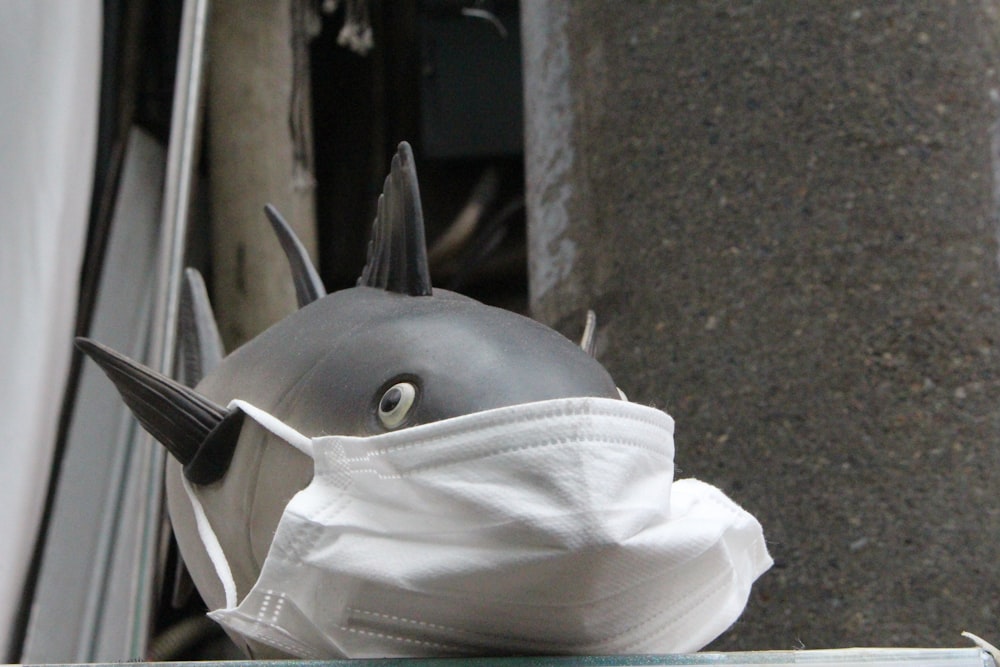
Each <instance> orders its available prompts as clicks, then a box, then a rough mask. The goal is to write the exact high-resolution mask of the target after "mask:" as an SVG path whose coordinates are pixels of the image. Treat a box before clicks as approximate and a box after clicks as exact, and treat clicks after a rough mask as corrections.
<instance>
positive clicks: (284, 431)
mask: <svg viewBox="0 0 1000 667" xmlns="http://www.w3.org/2000/svg"><path fill="white" fill-rule="evenodd" d="M234 407H237V408H239V409H240V410H242V411H243V412H245V413H246V414H248V415H250V417H251V418H252V419H253V420H254V421H255V422H257V423H258V424H260V425H261V426H263V427H264V428H266V429H267V430H268V431H270V432H271V433H273V434H274V435H276V436H278V437H279V438H281V439H282V440H284V441H285V442H287V443H288V444H290V445H291V446H292V447H294V448H295V449H297V450H299V451H300V452H302V453H303V454H305V455H306V456H308V457H310V458H314V457H313V446H312V439H311V438H309V437H307V436H304V435H302V434H301V433H299V432H298V431H296V430H295V429H294V428H292V427H291V426H289V425H288V424H286V423H285V422H283V421H281V420H280V419H278V418H277V417H275V416H273V415H271V414H270V413H268V412H265V411H264V410H261V409H260V408H258V407H256V406H254V405H251V404H250V403H247V402H246V401H243V400H240V399H238V398H234V399H233V400H231V401H230V402H229V406H228V408H229V409H230V410H232V409H233V408H234Z"/></svg>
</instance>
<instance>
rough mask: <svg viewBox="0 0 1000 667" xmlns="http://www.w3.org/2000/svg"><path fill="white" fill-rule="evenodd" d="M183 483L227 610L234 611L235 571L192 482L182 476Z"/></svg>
mask: <svg viewBox="0 0 1000 667" xmlns="http://www.w3.org/2000/svg"><path fill="white" fill-rule="evenodd" d="M181 482H183V483H184V490H185V491H187V495H188V498H189V499H190V500H191V508H192V509H193V510H194V522H195V525H196V526H197V527H198V535H199V536H200V537H201V543H202V545H204V547H205V551H206V552H207V553H208V558H209V560H211V561H212V565H214V566H215V574H216V575H217V576H218V577H219V581H221V582H222V590H223V592H225V594H226V609H232V608H233V607H235V606H236V581H235V580H234V579H233V571H232V570H231V569H230V568H229V561H227V560H226V554H225V552H223V551H222V545H221V544H219V538H218V537H216V536H215V531H214V530H212V524H211V523H209V521H208V516H207V515H206V514H205V508H204V507H202V506H201V501H200V500H198V496H196V495H195V494H194V489H192V488H191V482H189V481H188V480H187V477H184V476H183V475H182V476H181Z"/></svg>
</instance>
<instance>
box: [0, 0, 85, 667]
mask: <svg viewBox="0 0 1000 667" xmlns="http://www.w3.org/2000/svg"><path fill="white" fill-rule="evenodd" d="M100 67H101V2H100V0H71V1H65V0H4V1H3V2H0V545H2V546H0V651H3V653H0V656H2V655H4V653H5V652H6V650H7V647H8V643H9V641H10V630H11V624H12V621H13V614H14V612H15V611H16V608H17V604H18V602H19V598H20V593H21V587H22V585H23V580H24V575H25V572H26V570H27V567H28V560H29V558H30V556H31V551H32V548H33V545H34V541H35V537H36V532H37V527H38V524H39V520H40V517H41V511H42V504H43V501H44V497H45V491H46V485H47V484H48V476H49V471H50V467H51V458H52V449H53V444H54V438H55V434H56V425H57V421H58V418H59V409H60V406H61V402H62V393H63V389H64V385H65V379H66V371H67V368H68V365H69V359H70V351H71V344H72V340H71V337H72V331H73V325H74V321H75V317H76V298H77V287H78V282H79V271H80V265H81V258H82V248H83V243H84V240H85V236H86V229H87V216H88V211H89V206H90V194H91V186H92V179H93V163H94V151H95V143H96V137H97V109H98V95H99V89H100Z"/></svg>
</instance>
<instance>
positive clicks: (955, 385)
mask: <svg viewBox="0 0 1000 667" xmlns="http://www.w3.org/2000/svg"><path fill="white" fill-rule="evenodd" d="M996 11H997V3H996V2H992V1H988V2H939V1H938V0H923V1H919V2H916V1H914V2H876V1H868V2H852V3H845V2H830V1H829V0H823V1H809V2H794V3H792V2H700V3H686V2H684V3H681V2H671V3H666V2H662V3H649V2H627V3H608V2H596V1H592V0H574V1H573V2H567V1H566V0H558V1H551V2H546V3H542V2H532V1H528V2H524V3H522V12H523V24H524V25H523V29H524V39H525V50H524V55H525V67H526V91H527V99H526V105H527V117H526V125H527V157H528V160H527V162H528V200H529V211H530V213H529V244H530V253H531V279H532V295H531V298H532V307H533V310H534V314H535V315H536V316H537V317H538V318H539V319H542V320H543V321H546V322H548V323H550V324H553V325H555V326H557V328H560V329H561V330H563V331H564V332H566V333H568V334H570V335H576V334H577V333H578V332H579V328H580V326H581V325H582V321H583V312H584V310H585V309H586V308H587V307H588V306H589V307H592V308H594V309H595V310H596V311H597V313H598V320H599V322H600V324H601V327H600V334H599V344H600V358H601V360H602V361H603V362H604V363H605V364H606V365H607V367H608V368H609V370H610V371H611V372H612V374H613V375H614V376H615V377H616V379H617V380H618V382H619V384H620V385H621V386H622V388H623V389H624V390H625V391H626V392H627V393H628V394H629V396H630V398H632V399H633V400H637V401H641V402H647V403H652V404H654V405H656V406H657V407H661V408H663V409H665V410H666V411H668V412H669V413H671V414H672V415H673V416H674V417H675V418H676V420H677V447H678V450H677V451H678V454H677V462H678V464H679V466H680V468H681V473H682V474H683V475H690V476H696V477H699V478H702V479H704V480H706V481H709V482H712V483H715V484H717V485H718V486H720V487H722V488H723V489H725V490H726V491H727V492H729V493H730V494H731V495H732V496H733V497H734V498H735V499H737V500H738V501H740V502H741V503H742V504H744V506H746V507H747V508H748V509H750V510H751V511H753V512H754V513H755V514H756V515H757V516H758V517H759V518H760V519H761V522H762V523H763V525H764V528H765V533H766V535H767V536H768V538H769V542H770V546H771V550H772V553H773V555H774V556H775V559H776V561H777V564H776V566H775V568H774V569H773V570H772V571H771V572H769V573H768V574H766V575H764V577H763V578H762V579H761V581H760V582H759V583H758V584H757V586H756V588H755V590H754V593H753V597H752V600H751V604H750V606H749V608H748V611H747V613H746V614H745V615H744V617H743V619H742V620H741V621H740V623H739V624H738V625H737V626H736V627H735V628H734V629H733V630H732V631H730V633H728V634H727V635H725V636H724V637H723V638H722V639H720V640H719V641H717V642H716V643H715V644H714V645H713V646H714V647H715V648H718V649H723V650H733V649H738V648H740V649H747V648H756V649H764V648H775V649H784V648H791V647H796V646H802V645H804V646H806V647H808V648H821V647H842V646H851V645H899V646H902V645H931V646H939V645H963V643H964V642H963V640H962V639H961V638H960V637H959V632H960V631H961V630H969V631H972V632H976V633H982V634H984V635H987V636H989V635H990V634H993V635H994V636H995V635H996V633H997V630H998V625H997V620H998V619H1000V449H998V439H1000V438H998V436H1000V347H998V345H997V340H998V336H1000V288H998V278H1000V271H998V262H997V244H996V201H995V199H994V190H995V185H994V175H993V164H992V163H991V158H992V152H993V150H994V149H993V148H991V146H992V145H993V142H994V123H995V122H996V120H997V118H998V107H997V99H998V93H997V92H996V87H997V82H996V73H995V71H994V67H995V66H996V64H997V63H1000V46H998V41H997V35H998V30H1000V26H998V19H997V14H996Z"/></svg>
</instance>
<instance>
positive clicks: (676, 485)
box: [186, 398, 771, 659]
mask: <svg viewBox="0 0 1000 667" xmlns="http://www.w3.org/2000/svg"><path fill="white" fill-rule="evenodd" d="M232 405H237V406H239V407H240V408H241V409H242V410H243V411H244V412H246V413H247V414H248V415H249V416H250V417H252V418H253V419H254V420H256V421H258V422H259V423H260V424H261V425H262V426H264V427H265V428H267V429H269V430H270V431H272V432H273V433H275V434H276V435H278V436H279V437H282V438H284V439H285V440H287V441H288V442H289V443H290V444H292V445H294V446H296V447H299V448H300V449H302V451H305V452H307V453H309V454H310V455H311V456H312V457H313V459H314V461H315V466H316V467H315V477H314V479H313V481H312V482H311V483H310V484H309V486H308V487H306V488H305V489H303V490H302V491H300V492H299V493H298V494H297V495H296V496H295V497H293V498H292V500H291V501H290V502H289V504H288V506H287V507H286V509H285V511H284V514H283V515H282V518H281V520H280V523H279V525H278V529H277V532H276V534H275V537H274V541H273V543H272V545H271V548H270V551H269V553H268V555H267V558H266V559H265V561H264V564H263V568H262V571H261V573H260V577H259V579H258V581H257V583H256V585H255V586H254V588H253V589H252V590H251V591H250V592H249V594H248V595H247V596H246V597H245V598H244V599H243V600H242V601H238V600H236V592H235V586H234V585H233V584H232V577H231V575H229V574H228V572H229V569H228V564H227V563H226V561H225V555H224V554H223V553H222V550H221V549H220V548H219V546H218V541H217V540H215V535H214V533H213V531H212V528H211V525H210V524H209V521H208V519H207V518H206V517H205V515H204V512H203V511H201V507H200V503H199V502H198V499H197V496H196V495H195V493H194V491H193V489H191V488H190V487H186V488H188V491H189V495H190V497H191V500H192V503H193V505H194V508H195V514H196V517H197V519H198V525H199V532H200V534H201V536H202V539H203V541H204V542H205V545H206V548H207V549H208V552H209V554H210V556H211V557H212V559H213V562H214V563H215V566H216V570H217V572H218V573H219V576H220V578H221V579H222V580H223V584H224V587H225V588H226V591H227V598H228V600H227V604H226V608H224V609H219V610H215V611H213V612H212V613H211V614H210V616H211V617H212V618H214V619H215V620H216V621H218V622H219V623H221V624H222V625H223V626H225V627H226V628H227V629H229V630H230V631H232V632H235V633H238V634H240V635H243V636H244V637H247V638H250V639H254V640H257V641H260V642H263V643H264V644H267V645H270V646H272V647H274V648H277V649H279V650H281V651H284V652H286V653H289V654H291V655H294V656H298V657H301V658H307V659H324V658H343V657H347V658H373V657H405V656H447V655H509V654H540V653H544V654H623V653H675V652H688V651H694V650H697V649H699V648H701V647H702V646H704V645H705V644H707V643H708V642H710V641H711V640H712V639H714V638H715V637H716V636H718V635H719V634H720V633H722V632H723V631H724V630H725V629H726V628H728V627H729V626H730V625H731V624H732V623H733V622H734V621H735V620H736V618H737V617H738V616H739V615H740V613H742V611H743V608H744V606H745V605H746V601H747V597H748V595H749V591H750V586H751V584H752V583H753V582H754V580H755V579H756V578H757V577H758V576H759V575H760V574H762V573H763V572H764V571H765V570H767V568H768V567H770V565H771V558H770V556H769V555H768V553H767V549H766V547H765V544H764V538H763V534H762V530H761V526H760V524H759V523H758V522H757V520H756V519H755V518H754V517H753V516H751V515H750V514H748V513H747V512H745V511H744V510H742V509H741V508H740V507H738V506H737V505H736V504H735V503H734V502H733V501H731V500H730V499H729V498H727V497H726V496H725V495H724V494H723V493H722V492H721V491H719V490H718V489H716V488H715V487H712V486H710V485H708V484H704V483H702V482H699V481H697V480H693V479H688V480H681V481H677V482H674V480H673V456H674V446H673V420H672V419H671V418H670V417H669V416H668V415H667V414H665V413H663V412H661V411H659V410H655V409H653V408H649V407H645V406H641V405H636V404H633V403H628V402H625V401H619V400H612V399H602V398H569V399H558V400H550V401H541V402H537V403H529V404H524V405H517V406H512V407H506V408H500V409H496V410H489V411H485V412H479V413H475V414H470V415H465V416H461V417H456V418H452V419H447V420H443V421H439V422H434V423H430V424H424V425H420V426H415V427H412V428H408V429H403V430H400V431H396V432H392V433H387V434H384V435H378V436H372V437H341V436H327V437H320V438H308V437H306V436H303V435H301V434H299V433H297V432H296V431H295V430H294V429H292V428H291V427H289V426H288V425H286V424H284V423H282V422H281V421H280V420H278V419H276V418H275V417H273V416H271V415H269V414H268V413H266V412H263V411H261V410H259V409H257V408H255V407H254V406H252V405H249V404H247V403H244V402H242V401H234V402H233V404H232ZM213 541H214V545H213V544H212V543H213ZM227 577H228V579H229V581H228V582H226V578H227Z"/></svg>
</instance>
